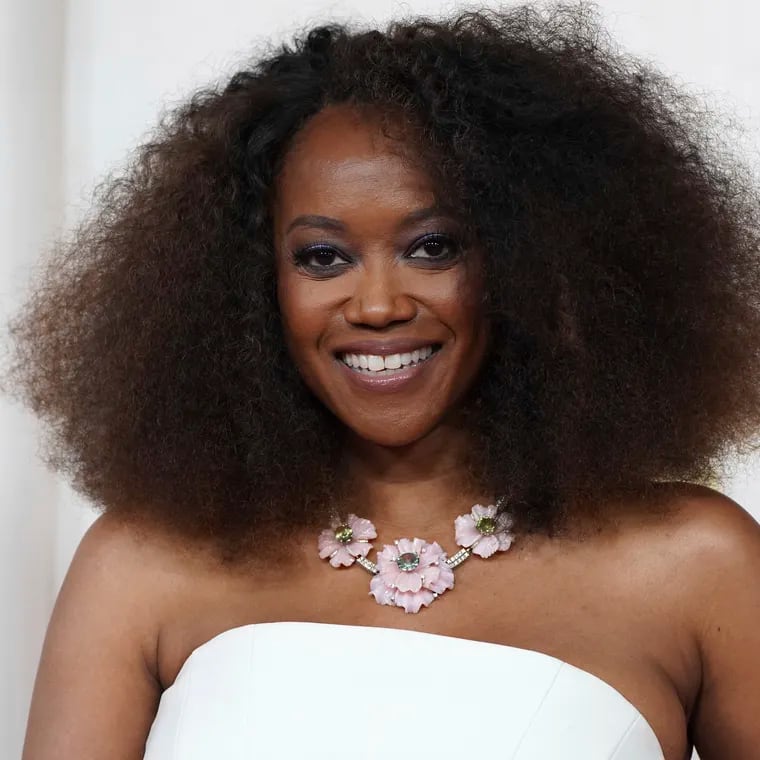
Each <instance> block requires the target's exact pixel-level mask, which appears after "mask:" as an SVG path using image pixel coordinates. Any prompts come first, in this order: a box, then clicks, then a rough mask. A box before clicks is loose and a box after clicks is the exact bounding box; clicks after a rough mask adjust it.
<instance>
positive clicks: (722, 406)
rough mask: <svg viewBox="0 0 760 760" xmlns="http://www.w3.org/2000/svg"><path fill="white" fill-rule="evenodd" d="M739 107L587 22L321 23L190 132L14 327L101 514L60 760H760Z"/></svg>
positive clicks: (54, 664)
mask: <svg viewBox="0 0 760 760" xmlns="http://www.w3.org/2000/svg"><path fill="white" fill-rule="evenodd" d="M708 117H709V114H708V113H707V112H706V111H705V109H704V108H703V107H702V105H701V104H699V103H697V102H696V101H694V100H692V99H690V98H689V97H688V96H686V95H684V94H683V93H679V92H678V90H677V89H676V88H674V87H673V85H672V84H671V83H669V82H668V81H667V80H666V79H665V78H663V77H662V76H660V75H658V74H657V73H656V72H654V71H652V70H651V68H649V67H647V66H645V65H644V64H642V63H639V62H637V61H635V60H633V59H631V58H630V57H626V56H622V55H620V54H618V53H617V52H616V51H615V49H614V46H613V45H612V44H611V43H610V42H609V41H608V40H606V38H605V36H604V34H603V32H602V30H600V28H599V26H598V24H597V22H596V19H595V16H594V14H593V13H592V12H591V11H590V10H589V8H588V6H586V5H583V4H582V5H580V6H572V7H565V6H556V7H552V8H550V9H546V10H544V11H541V12H539V11H537V10H536V9H535V8H533V7H531V6H524V7H514V8H511V9H509V10H504V11H501V12H486V11H483V12H465V13H462V14H460V15H456V16H454V17H452V18H449V19H442V20H439V21H431V20H429V19H416V20H409V21H398V22H394V23H392V24H390V25H389V26H388V28H387V29H386V30H384V31H378V30H364V29H358V28H352V27H351V26H350V25H343V26H342V25H337V24H336V25H322V26H317V27H315V28H313V29H310V30H307V31H306V32H305V33H304V34H303V35H301V36H299V37H297V38H296V39H295V40H294V41H293V43H289V44H285V45H283V46H282V47H281V48H280V49H278V50H277V51H275V52H271V53H269V54H267V55H266V56H262V57H261V58H259V59H256V60H255V61H253V62H252V63H251V64H250V65H249V66H248V67H246V68H244V69H243V70H241V71H240V72H238V73H237V74H235V75H234V76H233V77H232V79H231V80H230V81H229V82H228V83H226V85H225V86H224V87H222V88H219V89H208V90H204V91H202V92H199V93H197V94H196V95H194V96H193V97H192V98H191V99H190V100H189V101H188V102H187V103H186V104H185V105H183V106H182V107H180V108H179V109H178V110H177V111H176V112H174V113H173V114H172V116H171V117H170V118H169V119H168V120H167V121H166V123H164V124H163V125H162V126H161V128H160V129H159V130H158V131H157V132H156V134H155V136H154V138H153V139H152V140H151V141H150V142H149V143H147V144H146V145H145V146H143V148H142V149H141V151H140V153H139V155H138V158H137V160H136V162H135V163H134V165H133V166H132V167H131V168H130V169H129V171H128V172H127V173H126V174H125V175H124V176H119V177H114V178H113V179H112V181H111V182H109V183H106V185H105V186H104V188H103V190H102V193H101V195H100V196H99V198H98V199H97V204H96V207H95V212H94V214H93V215H92V216H91V217H90V218H89V219H88V220H86V221H85V222H84V223H83V224H82V225H81V227H80V228H79V229H78V230H77V231H76V234H75V235H73V236H72V237H71V238H70V239H69V240H67V241H64V242H62V243H61V244H60V245H59V246H58V248H57V250H56V252H55V253H54V254H53V255H52V256H51V259H50V265H49V268H48V269H47V271H46V272H45V273H44V276H42V277H41V278H40V281H39V285H38V290H37V291H36V292H35V294H34V296H33V297H32V298H31V299H30V300H29V302H28V304H27V306H26V307H25V309H24V310H23V311H22V312H21V313H20V314H19V315H18V317H17V318H16V320H15V322H14V324H13V328H12V329H13V331H14V335H15V337H16V341H17V342H16V354H15V363H14V364H13V366H12V367H10V368H9V370H8V372H7V374H6V387H7V389H8V390H12V391H14V392H16V393H17V394H18V395H19V396H20V397H21V398H22V399H23V400H25V401H26V402H27V403H28V404H29V405H30V406H31V407H32V409H34V410H35V411H36V412H37V413H38V414H39V415H40V417H41V418H42V419H43V420H45V421H46V422H47V423H48V425H49V430H50V431H51V435H50V439H49V446H48V451H47V459H48V461H49V463H50V464H51V465H52V466H54V467H57V468H59V469H61V470H62V471H64V472H67V473H69V474H71V475H72V479H73V481H74V485H75V486H76V487H78V488H79V489H80V490H81V492H82V493H83V494H85V495H86V496H88V497H89V498H90V499H91V500H92V501H93V502H94V503H95V504H97V505H99V506H100V507H101V508H102V510H103V512H104V514H103V515H102V516H101V517H100V518H99V519H98V520H97V521H96V523H95V524H94V526H93V527H92V528H91V530H90V531H89V532H88V534H87V535H86V536H85V538H84V539H83V541H82V544H81V545H80V547H79V549H78V551H77V554H76V556H75V558H74V561H73V562H72V565H71V568H70V570H69V573H68V575H67V578H66V581H65V583H64V585H63V588H62V590H61V594H60V597H59V599H58V602H57V605H56V609H55V611H54V614H53V617H52V620H51V623H50V627H49V631H48V636H47V640H46V644H45V649H44V652H43V656H42V659H41V663H40V669H39V675H38V679H37V683H36V686H35V696H34V701H33V705H32V710H31V714H30V719H29V728H28V734H27V742H26V748H25V755H24V758H25V760H49V759H52V758H53V757H55V758H61V757H66V758H77V760H88V759H90V758H92V759H94V758H106V757H107V758H113V757H119V758H128V759H130V760H138V759H139V758H143V757H144V758H146V760H166V758H170V757H174V758H182V759H183V760H211V758H214V759H216V758H219V757H224V758H225V760H234V759H236V758H241V760H242V758H250V757H254V756H255V757H268V758H269V757H288V758H290V757H293V758H296V757H304V756H309V757H330V758H333V759H334V760H342V759H343V758H356V757H366V758H370V757H372V758H374V757H377V758H379V757H388V756H390V755H392V754H394V755H395V754H397V753H398V751H399V748H402V749H403V750H404V751H405V752H410V753H414V754H415V755H416V756H419V757H430V756H434V755H435V756H438V757H461V756H462V755H464V754H465V753H471V752H472V751H473V748H475V749H477V750H478V751H480V752H483V753H486V754H490V755H493V756H494V757H505V758H512V760H545V759H546V758H551V757H559V756H562V757H564V758H578V759H579V760H580V758H583V760H628V759H630V760H633V759H634V758H635V760H662V758H665V760H683V758H685V757H687V756H688V754H689V753H690V752H691V749H692V747H693V746H697V748H698V749H699V751H700V753H701V755H702V758H703V760H718V759H720V760H724V759H725V758H731V760H750V759H751V758H754V757H756V754H757V747H758V746H760V724H758V723H757V721H756V715H757V714H760V662H759V661H758V658H757V656H756V653H757V651H758V650H759V649H760V588H758V584H757V583H756V582H755V581H756V579H757V577H758V576H759V575H760V528H758V526H757V524H756V523H755V522H754V521H753V520H752V519H751V518H750V517H749V516H748V515H747V514H746V513H745V512H744V511H743V509H742V508H741V507H740V506H739V505H737V504H735V503H734V502H732V501H731V500H730V499H728V498H726V497H725V496H723V495H721V494H720V493H718V492H717V491H714V490H711V489H709V488H706V487H703V486H701V485H698V483H700V482H706V481H707V480H708V479H709V478H710V477H712V476H714V475H715V474H717V473H719V472H720V468H721V464H722V462H723V457H724V455H725V454H726V452H727V451H728V450H729V449H730V448H731V447H741V446H742V445H743V444H744V443H747V442H749V441H750V440H751V439H752V438H753V436H754V435H756V433H757V429H758V427H759V426H760V386H759V385H758V383H757V377H758V373H759V372H760V299H759V298H758V293H760V260H759V258H758V250H759V248H760V232H758V230H760V202H759V198H758V191H757V188H756V187H755V186H754V185H753V184H752V182H751V179H750V174H749V172H748V171H746V170H745V169H744V168H742V166H741V165H740V164H739V163H737V162H736V161H734V160H733V159H732V158H731V156H730V155H729V154H728V153H726V152H722V151H721V150H720V149H719V146H720V145H721V142H720V140H719V139H718V136H717V135H716V134H715V132H714V131H712V127H711V123H712V122H711V121H710V119H709V118H708ZM378 538H379V539H380V540H381V541H383V542H385V546H384V547H382V548H380V547H378V551H377V556H376V557H375V558H374V559H371V558H370V551H371V550H372V549H373V548H374V545H373V543H372V542H373V541H374V540H375V539H378ZM454 546H455V547H456V549H454V548H453V547H454ZM471 557H476V558H477V559H473V560H471V561H467V562H466V564H465V561H466V560H469V559H470V558H471ZM482 560H488V561H487V562H484V561H482ZM353 565H356V566H357V568H353ZM336 568H339V569H340V570H341V572H339V573H336V572H335V569H336ZM344 570H345V572H343V571H344ZM362 570H364V571H367V572H368V573H370V574H371V576H372V577H371V580H370V582H369V588H368V586H367V584H366V582H364V581H366V576H364V575H363V574H362V572H361V571H362ZM455 581H456V583H455ZM460 585H461V588H460ZM454 591H455V592H456V593H454ZM442 596H443V601H439V599H441V597H442ZM373 598H374V602H373ZM385 607H388V608H389V609H387V610H386V609H385ZM401 609H403V611H404V613H409V614H401ZM399 629H403V630H399ZM287 667H290V668H291V670H290V672H286V670H285V669H286V668H287ZM452 679H453V682H452ZM468 689H472V691H470V690H468ZM294 715H295V716H297V717H298V730H297V731H294V730H292V729H293V726H292V721H293V716H294ZM336 716H340V718H341V720H340V721H339V722H337V723H336V720H337V718H336ZM496 727H498V730H495V729H496ZM325 729H329V730H333V731H335V736H334V737H333V736H332V735H331V736H330V741H328V742H325V741H324V738H325ZM473 731H474V732H475V734H476V735H474V734H473ZM320 742H322V743H321V744H320ZM328 745H329V746H328Z"/></svg>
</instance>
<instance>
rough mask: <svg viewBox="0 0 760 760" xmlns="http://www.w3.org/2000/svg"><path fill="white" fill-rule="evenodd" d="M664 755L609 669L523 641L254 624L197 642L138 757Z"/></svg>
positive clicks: (637, 758)
mask: <svg viewBox="0 0 760 760" xmlns="http://www.w3.org/2000/svg"><path fill="white" fill-rule="evenodd" d="M259 758H261V760H278V758H288V759H290V758H294V759H295V758H298V759H299V760H300V759H301V758H310V759H314V760H322V759H323V758H324V760H365V759H366V760H369V759H370V758H371V759H372V760H424V759H425V758H444V759H448V758H451V760H454V758H457V759H459V758H478V759H479V760H487V759H490V758H498V759H499V760H502V759H503V760H549V759H551V758H564V760H663V753H662V750H661V748H660V745H659V742H658V741H657V737H656V736H655V734H654V731H653V730H652V728H651V727H650V726H649V724H648V723H647V722H646V720H645V719H644V717H643V716H642V715H641V714H640V713H639V712H638V710H637V709H636V708H635V707H634V706H633V705H632V704H631V703H630V702H629V701H628V700H627V699H625V697H623V696H622V694H620V693H619V692H618V691H616V690H615V689H614V688H613V687H612V686H610V685H609V684H608V683H606V682H605V681H602V680H601V679H599V678H597V677H596V676H594V675H591V674H590V673H587V672H586V671H585V670H580V669H579V668H576V667H574V666H572V665H570V664H568V663H566V662H563V661H562V660H558V659H556V658H554V657H551V656H549V655H547V654H542V653H540V652H535V651H532V650H528V649H520V648H517V647H511V646H505V645H503V644H493V643H489V642H485V641H473V640H471V639H461V638H455V637H452V636H444V635H440V634H433V633H422V632H418V631H408V630H399V629H395V628H378V627H368V626H356V625H338V624H332V623H303V622H289V621H288V622H279V623H252V624H250V625H243V626H240V627H238V628H232V629H230V630H228V631H224V632H223V633H220V634H219V635H218V636H215V637H214V638H213V639H211V640H210V641H207V642H206V643H205V644H202V645H201V646H199V647H198V648H197V649H195V650H194V651H193V652H192V654H191V655H190V657H188V659H187V661H186V662H185V664H184V665H183V666H182V669H181V670H180V672H179V675H178V676H177V679H176V681H175V682H174V684H172V685H171V686H170V687H169V688H168V689H166V690H165V691H164V693H163V695H162V697H161V702H160V704H159V708H158V712H157V714H156V717H155V720H154V722H153V725H152V727H151V730H150V734H149V736H148V740H147V743H146V752H145V756H144V760H258V759H259Z"/></svg>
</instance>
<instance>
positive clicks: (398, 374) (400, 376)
mask: <svg viewBox="0 0 760 760" xmlns="http://www.w3.org/2000/svg"><path fill="white" fill-rule="evenodd" d="M442 350H443V349H438V351H436V352H435V353H434V354H433V355H432V356H430V357H428V358H427V359H425V361H424V362H420V363H419V364H415V365H413V366H409V367H407V368H406V369H399V370H395V371H394V372H393V374H392V375H386V374H380V373H369V372H357V371H356V370H353V369H351V368H350V367H348V366H347V365H346V364H345V363H344V362H342V361H341V360H340V359H336V360H335V361H336V362H338V364H339V365H340V368H341V369H342V370H343V372H344V373H345V374H346V375H347V376H348V379H349V381H350V382H352V383H355V384H356V385H357V386H358V387H360V388H363V389H365V390H370V391H375V392H378V393H395V392H397V391H399V390H403V389H404V388H405V387H406V386H407V385H411V384H412V383H414V382H415V381H416V380H417V379H419V378H420V377H421V376H422V375H424V374H425V372H426V371H427V369H428V367H429V365H430V364H432V363H433V362H434V361H435V360H436V358H437V357H438V354H440V353H441V351H442Z"/></svg>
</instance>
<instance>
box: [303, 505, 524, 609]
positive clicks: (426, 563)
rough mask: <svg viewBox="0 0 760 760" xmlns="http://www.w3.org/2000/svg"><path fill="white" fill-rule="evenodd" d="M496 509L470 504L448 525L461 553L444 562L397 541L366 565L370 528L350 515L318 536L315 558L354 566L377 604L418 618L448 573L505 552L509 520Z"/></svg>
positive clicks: (438, 552) (446, 585) (435, 553)
mask: <svg viewBox="0 0 760 760" xmlns="http://www.w3.org/2000/svg"><path fill="white" fill-rule="evenodd" d="M502 503H503V500H502V499H499V500H498V501H497V502H496V504H489V505H488V506H483V505H482V504H475V505H473V507H472V510H471V511H470V514H468V515H459V517H457V518H456V520H454V535H455V540H456V542H457V545H458V546H461V547H463V548H462V549H460V550H459V551H458V552H456V554H454V555H453V556H452V557H447V556H446V552H445V551H444V550H443V549H442V548H441V546H440V545H439V544H438V542H437V541H433V542H432V543H428V542H427V541H423V540H422V539H421V538H415V539H413V540H412V539H408V538H399V539H397V540H396V541H394V542H393V545H388V544H386V545H385V546H384V548H383V550H382V551H381V552H379V554H378V555H377V564H375V563H374V562H371V561H370V560H368V559H367V554H369V550H370V549H371V548H372V544H371V543H370V542H369V539H371V538H377V531H376V530H375V526H374V525H373V524H372V523H371V522H370V521H369V520H367V519H365V518H363V517H357V516H356V515H354V514H349V515H348V519H347V520H342V519H340V517H336V518H334V519H333V521H332V522H331V524H330V527H329V528H326V529H325V530H323V531H322V532H321V533H320V534H319V540H318V541H317V544H318V547H319V556H320V557H321V558H322V559H329V561H330V564H331V565H332V566H333V567H341V566H344V567H348V566H349V565H352V564H353V563H354V562H356V563H357V564H359V565H361V566H362V567H363V568H364V569H365V570H367V571H368V572H370V573H372V575H373V578H372V580H371V581H370V584H369V593H370V595H371V596H374V597H375V601H376V602H377V603H378V604H390V605H395V606H396V607H402V608H403V609H404V612H419V611H420V608H421V607H423V606H425V607H427V606H429V605H430V604H431V603H432V602H433V601H434V600H435V599H437V598H438V597H439V596H440V595H441V594H442V593H443V592H444V591H446V589H450V588H454V568H455V567H458V566H459V565H461V564H462V562H464V561H465V560H466V559H467V558H468V557H469V556H470V555H472V554H477V555H478V556H480V557H483V558H487V557H490V556H491V555H492V554H494V553H495V552H497V551H500V552H503V551H506V550H507V549H509V547H510V546H511V545H512V541H513V540H514V535H513V534H512V533H510V532H509V530H510V528H511V527H512V522H513V520H512V517H511V516H510V515H509V514H506V513H504V512H502V513H501V514H497V511H498V508H499V506H501V504H502Z"/></svg>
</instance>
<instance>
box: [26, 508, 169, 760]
mask: <svg viewBox="0 0 760 760" xmlns="http://www.w3.org/2000/svg"><path fill="white" fill-rule="evenodd" d="M139 547H140V542H139V540H138V539H137V537H136V536H135V535H134V533H133V532H132V531H131V530H130V529H129V528H127V527H126V526H123V525H120V524H118V523H117V522H116V521H114V520H113V519H112V518H110V517H108V516H104V517H100V518H98V519H97V520H96V521H95V523H94V524H93V525H92V527H91V528H90V529H89V530H88V532H87V533H86V535H85V536H84V538H83V539H82V541H81V543H80V545H79V547H78V549H77V551H76V553H75V555H74V558H73V560H72V562H71V565H70V567H69V570H68V573H67V575H66V578H65V580H64V582H63V585H62V587H61V591H60V593H59V595H58V599H57V601H56V604H55V608H54V611H53V614H52V616H51V619H50V623H49V626H48V630H47V634H46V637H45V643H44V646H43V650H42V656H41V659H40V664H39V668H38V672H37V678H36V681H35V685H34V693H33V697H32V705H31V710H30V713H29V722H28V725H27V733H26V742H25V745H24V753H23V757H22V760H52V758H56V760H69V759H70V760H75V759H76V760H105V758H108V759H109V760H114V759H115V758H118V759H119V760H141V759H142V757H143V753H144V746H145V740H146V738H147V734H148V731H149V729H150V725H151V723H152V720H153V717H154V715H155V711H156V708H157V704H158V699H159V696H160V689H159V685H158V682H157V679H156V677H155V676H154V673H155V651H156V636H157V634H156V631H157V630H158V627H157V624H156V620H155V615H154V614H153V612H154V611H153V609H152V605H151V602H150V596H149V594H148V588H149V579H148V577H147V576H148V575H149V573H148V572H146V570H147V568H146V565H145V562H144V557H142V556H141V555H142V554H143V553H144V552H141V551H140V548H139Z"/></svg>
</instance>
